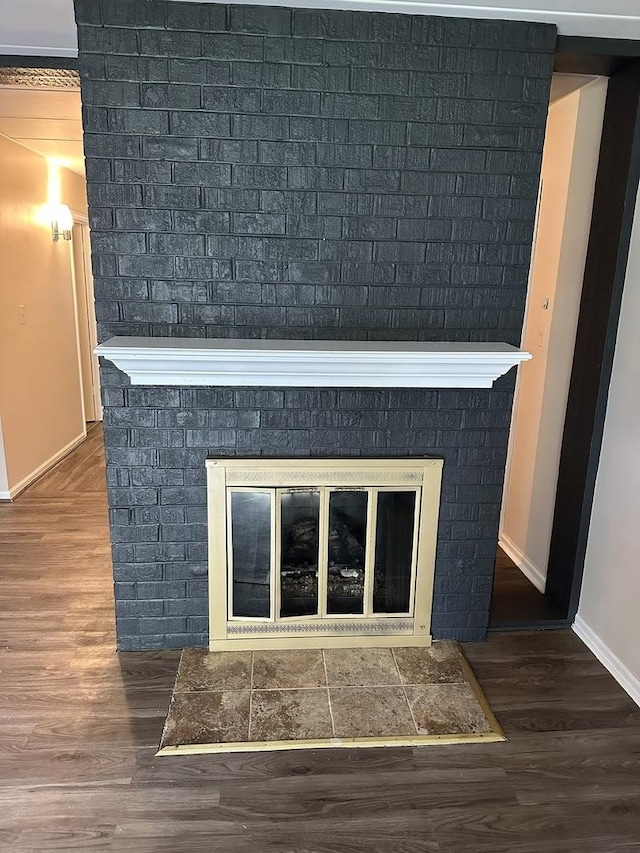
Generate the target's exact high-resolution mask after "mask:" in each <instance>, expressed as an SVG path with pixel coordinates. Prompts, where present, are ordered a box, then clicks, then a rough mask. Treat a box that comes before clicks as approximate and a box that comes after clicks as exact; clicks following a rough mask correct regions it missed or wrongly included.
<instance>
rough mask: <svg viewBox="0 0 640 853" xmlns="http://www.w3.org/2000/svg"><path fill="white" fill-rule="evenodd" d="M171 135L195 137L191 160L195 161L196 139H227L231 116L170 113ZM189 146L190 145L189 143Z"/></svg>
mask: <svg viewBox="0 0 640 853" xmlns="http://www.w3.org/2000/svg"><path fill="white" fill-rule="evenodd" d="M169 125H170V128H171V133H174V134H176V135H177V136H184V137H187V136H193V137H196V139H195V140H193V142H195V143H196V149H195V150H196V153H195V155H192V156H191V159H197V157H198V155H197V139H199V138H201V137H210V136H212V137H221V138H227V137H228V136H229V134H230V133H231V116H228V115H225V114H224V113H205V112H188V111H186V110H185V111H184V112H172V113H170V114H169ZM189 144H192V143H191V142H190V143H189Z"/></svg>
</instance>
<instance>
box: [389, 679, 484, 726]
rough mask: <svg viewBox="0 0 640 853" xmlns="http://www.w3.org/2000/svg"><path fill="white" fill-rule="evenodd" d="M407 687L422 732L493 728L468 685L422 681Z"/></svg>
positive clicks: (417, 723)
mask: <svg viewBox="0 0 640 853" xmlns="http://www.w3.org/2000/svg"><path fill="white" fill-rule="evenodd" d="M405 689H406V691H407V697H408V699H409V704H410V705H411V710H412V712H413V716H414V719H415V721H416V725H417V726H418V732H419V733H420V734H425V735H446V734H480V733H484V732H490V731H491V726H490V725H489V721H488V720H487V718H486V717H485V715H484V711H483V710H482V708H481V706H480V703H479V702H478V700H477V699H476V696H475V693H474V692H473V690H472V689H471V687H470V686H469V685H468V684H422V685H411V686H408V687H406V688H405Z"/></svg>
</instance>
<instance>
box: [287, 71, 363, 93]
mask: <svg viewBox="0 0 640 853" xmlns="http://www.w3.org/2000/svg"><path fill="white" fill-rule="evenodd" d="M349 78H350V74H349V68H347V67H344V68H341V67H338V66H336V65H330V66H326V65H294V66H293V67H292V69H291V85H292V86H293V87H294V88H296V89H304V90H311V91H313V92H348V91H349V89H350V79H349Z"/></svg>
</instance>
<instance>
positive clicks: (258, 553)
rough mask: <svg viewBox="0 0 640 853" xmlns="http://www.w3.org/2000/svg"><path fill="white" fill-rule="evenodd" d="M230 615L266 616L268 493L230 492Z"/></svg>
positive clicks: (269, 548)
mask: <svg viewBox="0 0 640 853" xmlns="http://www.w3.org/2000/svg"><path fill="white" fill-rule="evenodd" d="M231 543H232V551H233V615H234V616H254V617H267V618H268V617H269V616H270V615H271V607H270V589H269V579H270V576H271V495H270V494H269V493H268V492H231Z"/></svg>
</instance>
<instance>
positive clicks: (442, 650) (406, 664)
mask: <svg viewBox="0 0 640 853" xmlns="http://www.w3.org/2000/svg"><path fill="white" fill-rule="evenodd" d="M393 653H394V655H395V658H396V661H397V663H398V669H399V670H400V675H401V676H402V681H403V683H404V684H454V683H455V684H463V683H464V682H465V681H466V680H467V679H466V676H465V674H464V670H463V668H462V653H461V652H460V647H459V646H458V644H457V643H454V642H449V641H442V642H437V643H434V644H433V645H432V646H430V647H428V648H402V649H394V650H393Z"/></svg>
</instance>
